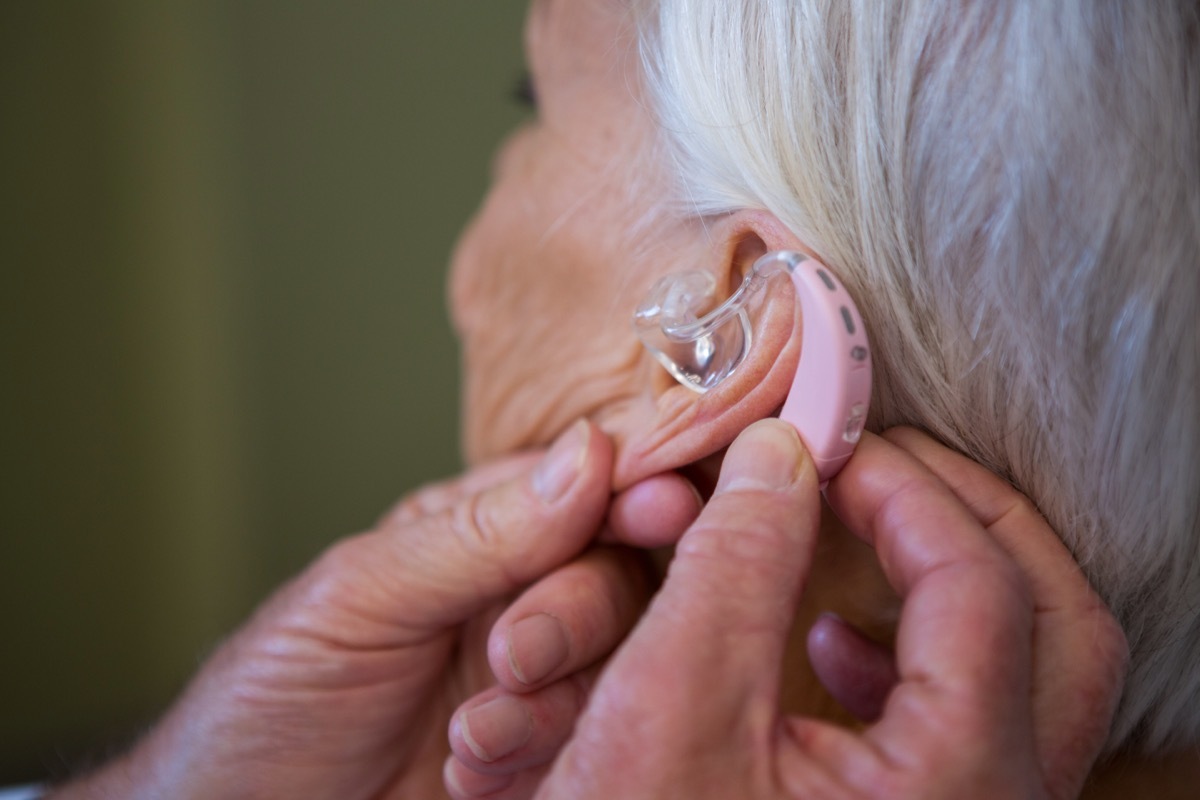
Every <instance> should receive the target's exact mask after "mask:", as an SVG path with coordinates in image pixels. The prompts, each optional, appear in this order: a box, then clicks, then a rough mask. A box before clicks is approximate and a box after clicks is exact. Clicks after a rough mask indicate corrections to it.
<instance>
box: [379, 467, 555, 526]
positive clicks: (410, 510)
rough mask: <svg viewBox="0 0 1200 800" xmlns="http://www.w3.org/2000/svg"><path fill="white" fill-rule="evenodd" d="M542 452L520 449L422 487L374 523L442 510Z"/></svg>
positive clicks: (515, 473) (520, 471)
mask: <svg viewBox="0 0 1200 800" xmlns="http://www.w3.org/2000/svg"><path fill="white" fill-rule="evenodd" d="M542 455H543V454H542V453H539V452H529V453H520V454H518V455H514V456H509V457H508V458H502V459H499V460H497V461H493V462H491V463H489V464H484V465H482V466H479V467H475V468H474V469H472V470H471V471H470V472H467V473H466V474H465V475H460V476H458V477H455V478H451V479H449V480H445V481H439V482H437V483H433V484H430V485H428V486H425V487H422V488H421V489H418V490H417V491H416V492H413V493H412V494H411V495H409V496H408V497H405V498H404V499H403V500H401V501H400V502H399V503H397V504H396V505H395V506H393V507H392V508H391V509H389V510H388V512H387V513H386V514H384V515H383V516H382V517H381V518H380V520H379V522H378V523H377V524H376V527H386V526H393V525H400V524H404V523H408V522H413V521H414V520H417V519H420V518H421V517H427V516H429V515H431V514H436V513H438V512H440V511H444V510H446V509H447V508H450V507H451V506H453V505H454V504H455V503H457V502H459V501H460V500H462V499H463V498H464V497H468V496H470V495H474V494H479V493H480V492H482V491H484V490H485V489H490V488H492V487H493V486H498V485H500V484H502V483H505V482H507V481H510V480H513V479H514V478H517V477H519V476H521V475H524V474H527V473H528V472H529V471H530V470H531V469H533V467H534V465H535V464H537V462H538V459H539V458H541V457H542Z"/></svg>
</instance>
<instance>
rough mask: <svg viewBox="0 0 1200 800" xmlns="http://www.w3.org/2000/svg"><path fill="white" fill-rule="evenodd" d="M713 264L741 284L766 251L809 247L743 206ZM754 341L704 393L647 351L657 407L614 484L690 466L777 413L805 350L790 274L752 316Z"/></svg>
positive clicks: (626, 444)
mask: <svg viewBox="0 0 1200 800" xmlns="http://www.w3.org/2000/svg"><path fill="white" fill-rule="evenodd" d="M710 232H711V233H712V234H713V237H714V242H715V244H716V247H715V250H714V255H713V261H712V263H711V264H708V265H704V266H705V267H707V268H710V269H712V270H713V271H714V272H715V274H716V278H717V281H718V283H719V285H725V286H728V287H730V291H732V290H733V288H735V287H737V286H738V285H739V284H740V283H741V281H742V278H743V276H744V275H745V274H746V273H748V272H749V270H750V269H751V266H752V265H753V264H754V263H755V261H756V260H757V259H758V258H759V257H761V256H762V255H763V254H765V253H767V252H769V251H774V250H801V251H802V250H804V249H805V248H804V247H803V244H802V243H801V242H800V241H799V240H798V239H797V238H796V237H795V236H794V235H793V234H792V233H791V232H790V231H788V230H787V229H786V228H785V227H784V226H783V225H782V224H781V223H780V222H779V221H778V220H777V219H776V218H775V217H774V216H772V215H770V214H768V213H766V212H762V211H746V212H737V213H735V214H732V215H730V216H729V217H726V218H724V219H722V220H721V221H720V222H719V223H717V225H715V226H713V227H712V228H711V229H710ZM751 327H752V337H751V341H752V343H751V345H750V347H749V349H748V350H747V351H746V354H745V356H744V359H743V360H742V362H741V363H740V364H739V366H738V367H737V369H736V370H735V371H734V372H733V373H732V374H730V375H728V376H727V377H726V378H724V379H723V380H722V381H721V382H720V383H719V385H717V386H714V387H713V388H712V389H710V390H709V391H707V392H705V393H704V394H697V393H696V392H695V391H693V390H691V389H689V388H687V387H685V386H682V385H680V384H679V383H677V382H676V381H675V380H674V379H673V378H671V377H670V375H668V374H667V372H666V370H665V369H663V368H662V367H660V366H658V364H656V363H654V362H653V359H652V358H649V357H648V358H647V361H648V364H649V365H650V366H648V370H647V387H646V388H647V390H648V391H649V392H651V393H652V395H653V397H654V407H653V410H652V411H650V413H648V414H645V415H640V416H642V419H641V420H640V425H639V428H640V430H637V431H629V432H628V433H627V435H626V436H625V437H622V438H623V441H621V442H619V443H618V454H617V461H616V463H615V465H614V484H615V487H616V488H617V489H618V490H619V489H621V488H624V487H626V486H629V485H631V484H633V483H636V482H637V481H639V480H642V479H644V478H646V477H649V476H650V475H654V474H658V473H660V472H666V471H668V470H675V469H680V468H683V467H685V466H687V465H690V464H693V463H695V462H698V461H700V460H702V459H704V458H706V457H708V456H710V455H712V454H714V453H718V452H720V451H721V450H723V449H725V448H726V447H728V446H729V444H730V443H732V441H733V440H734V439H735V438H736V437H737V435H738V433H740V432H741V431H742V430H743V429H744V428H746V427H747V426H748V425H750V424H751V423H752V422H754V421H756V420H759V419H762V418H764V417H768V416H771V415H772V414H775V413H777V412H778V410H779V409H780V407H781V406H782V405H783V403H784V400H785V399H786V398H787V395H788V391H789V389H790V388H791V385H792V378H793V376H794V374H795V369H796V362H797V359H798V356H799V353H800V344H801V342H800V338H801V337H800V316H799V304H798V303H797V302H796V296H795V292H794V290H793V289H792V288H791V286H790V285H789V282H788V281H785V280H773V281H771V282H770V284H769V285H767V286H766V287H765V297H763V298H762V300H761V302H760V303H759V305H758V306H757V309H756V311H755V313H754V314H753V315H752V318H751Z"/></svg>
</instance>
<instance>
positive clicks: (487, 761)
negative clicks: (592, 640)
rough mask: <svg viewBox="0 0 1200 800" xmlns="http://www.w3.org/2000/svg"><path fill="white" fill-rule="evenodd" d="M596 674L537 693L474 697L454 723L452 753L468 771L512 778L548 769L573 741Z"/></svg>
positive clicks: (498, 692)
mask: <svg viewBox="0 0 1200 800" xmlns="http://www.w3.org/2000/svg"><path fill="white" fill-rule="evenodd" d="M595 673H596V670H595V669H592V670H588V671H587V672H585V673H579V674H576V675H573V676H571V677H570V678H568V679H566V680H561V681H558V682H557V683H552V684H550V685H549V686H546V687H544V688H542V689H540V690H538V691H536V692H531V693H528V694H512V693H510V692H506V691H505V690H503V689H501V688H500V687H493V688H491V689H488V690H486V691H484V692H481V693H480V694H478V695H476V696H475V697H472V698H471V699H470V700H468V701H467V702H465V703H463V704H462V706H460V707H459V709H458V710H457V711H456V712H455V713H454V716H453V717H452V718H451V720H450V730H449V739H450V749H451V750H452V751H453V752H454V754H455V756H456V757H457V758H458V760H459V761H460V762H462V763H463V765H465V766H466V767H467V768H468V769H470V770H473V771H475V772H480V773H483V774H487V775H507V774H513V773H517V772H521V771H523V770H526V769H529V768H531V767H536V766H540V765H543V764H548V763H549V762H551V761H552V760H553V759H554V756H555V755H556V754H557V753H558V751H559V749H560V748H561V747H562V746H563V744H564V743H565V742H566V741H567V739H569V738H570V736H571V731H572V730H573V729H574V727H575V721H576V719H578V717H579V715H580V714H581V713H582V712H583V709H584V706H585V705H586V704H587V696H588V691H589V689H590V688H591V685H592V682H593V681H594V678H595Z"/></svg>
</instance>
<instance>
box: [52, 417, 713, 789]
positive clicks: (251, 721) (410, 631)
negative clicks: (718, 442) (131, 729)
mask: <svg viewBox="0 0 1200 800" xmlns="http://www.w3.org/2000/svg"><path fill="white" fill-rule="evenodd" d="M611 465H612V448H611V445H610V443H609V442H608V440H607V439H606V438H605V437H604V436H603V435H601V434H600V433H599V432H598V431H597V430H596V429H595V428H594V427H592V426H591V425H590V424H588V423H583V422H581V423H578V424H577V425H576V426H574V427H573V428H572V429H571V430H570V431H568V432H567V433H566V434H564V436H563V437H561V438H560V440H559V441H558V442H557V443H556V444H555V446H554V447H553V448H552V449H551V450H550V451H549V453H548V454H546V455H545V456H544V457H543V458H542V459H541V460H540V462H539V460H538V457H537V456H533V455H527V456H520V457H516V458H513V459H511V460H508V461H505V462H502V463H498V464H493V465H491V466H488V467H485V468H483V469H480V470H476V471H474V472H471V473H468V474H467V475H465V476H464V477H462V478H460V479H458V480H456V481H453V482H450V483H446V484H442V485H438V486H433V487H430V488H427V489H425V490H424V491H422V492H419V493H417V494H416V495H414V496H413V497H412V498H410V499H408V500H407V501H405V502H403V503H401V504H400V505H399V506H398V507H397V508H396V509H395V510H394V511H393V512H392V513H390V514H389V515H388V516H387V517H385V518H384V519H383V520H382V521H381V522H380V523H379V525H378V526H377V527H376V529H375V530H373V531H372V532H370V533H367V534H363V535H360V536H356V537H352V538H349V539H346V540H344V541H342V542H340V543H338V544H336V545H335V546H333V547H332V548H331V549H330V550H329V551H328V552H326V553H325V554H324V555H323V556H322V557H321V558H320V559H319V560H318V561H317V562H316V563H315V564H313V565H312V566H311V567H310V568H309V569H308V570H307V571H305V572H304V573H303V574H302V575H300V576H299V577H298V578H296V579H295V580H294V581H292V582H291V583H290V584H289V585H287V586H285V587H284V588H283V589H282V590H280V591H279V592H278V593H277V594H276V595H275V596H274V597H273V598H271V599H270V600H269V601H268V602H267V603H266V604H264V606H263V607H262V608H260V609H259V610H258V612H257V613H256V614H255V616H254V617H253V618H252V619H251V620H250V622H249V623H248V624H247V625H246V626H245V627H244V628H243V629H242V630H240V631H238V632H237V633H236V634H235V635H234V636H233V637H232V638H231V639H230V640H229V641H228V642H226V643H225V644H224V645H223V646H222V647H221V648H220V649H219V650H218V651H217V653H216V654H215V655H214V656H213V657H212V658H211V659H210V660H209V662H208V663H207V664H206V665H205V666H204V668H203V669H202V671H201V672H200V673H199V674H198V675H197V677H196V678H195V679H194V681H193V682H192V684H191V685H190V687H189V688H188V690H187V691H186V693H185V694H184V696H183V697H182V698H181V700H180V701H179V702H178V703H176V705H175V706H174V707H173V708H172V710H171V711H170V713H169V714H168V715H167V716H166V717H165V718H164V720H163V721H162V722H160V723H159V724H158V725H157V726H156V727H155V729H154V730H153V731H152V732H151V734H150V735H149V736H148V737H147V738H146V739H145V740H144V741H143V742H141V743H140V744H139V745H138V746H137V747H135V748H134V750H133V751H132V752H131V753H130V754H128V755H127V756H125V757H124V758H121V759H119V760H117V761H115V762H113V763H111V764H109V765H107V766H106V767H105V768H103V769H101V770H100V771H99V772H98V773H96V774H93V775H91V776H89V777H87V778H84V779H82V780H80V781H78V782H76V783H74V784H71V785H69V786H66V787H64V788H63V789H62V790H61V792H62V794H61V795H60V796H64V797H89V796H93V797H128V798H136V797H146V798H159V797H175V798H180V797H220V798H238V797H271V798H275V797H306V798H309V797H312V798H320V797H328V798H338V800H342V799H343V798H356V797H394V796H406V797H408V796H417V797H432V796H436V795H438V794H440V793H441V782H442V778H441V767H442V762H443V761H444V759H445V756H446V753H447V752H448V750H447V746H446V744H445V730H446V725H447V723H448V722H449V717H450V712H451V710H452V709H453V708H454V707H455V705H457V704H458V703H459V702H461V700H462V699H463V698H465V697H467V696H469V695H470V694H472V693H474V692H478V691H480V690H482V689H483V688H484V687H486V686H487V685H489V684H490V683H491V674H490V670H489V669H488V668H487V665H486V663H485V659H484V655H485V654H484V650H483V648H482V647H481V646H473V645H474V639H473V637H474V636H475V635H476V634H482V633H485V632H486V631H487V629H488V628H489V627H490V626H491V623H492V621H493V620H494V619H495V612H494V611H490V610H489V609H490V607H492V606H494V605H495V604H496V603H497V602H498V601H503V600H504V599H505V598H506V597H508V596H510V595H511V593H513V592H514V591H515V590H518V589H520V588H522V587H524V586H526V585H527V584H529V583H531V582H533V581H535V580H538V579H540V578H543V576H546V575H547V574H548V573H549V577H547V578H546V579H545V580H546V581H547V583H545V584H542V585H537V584H535V585H534V586H533V588H531V589H530V590H529V591H528V592H527V593H526V595H525V596H524V597H523V598H522V599H521V600H519V601H518V602H517V604H516V605H515V606H514V607H513V608H512V609H510V610H509V613H508V616H507V617H506V619H507V620H509V621H510V622H512V623H516V624H515V625H514V626H513V628H512V630H513V631H514V632H515V634H514V640H513V646H512V648H511V650H510V651H509V653H508V657H509V658H511V659H512V662H511V663H512V665H513V668H514V669H517V668H520V669H523V670H525V671H526V678H527V679H530V680H534V679H537V678H538V677H539V676H538V675H537V674H536V673H538V672H542V673H545V674H544V675H543V676H542V677H543V678H544V679H552V678H553V677H554V676H557V675H562V674H566V673H573V672H576V671H579V670H582V669H586V668H587V667H588V666H589V665H590V664H592V663H593V662H594V661H596V660H598V659H600V658H601V657H603V656H604V655H606V654H607V652H608V651H609V650H610V649H611V648H612V647H613V646H614V645H615V643H616V642H617V641H619V639H620V638H622V637H623V636H624V635H625V634H626V633H627V631H628V630H629V628H630V627H631V626H632V625H633V623H634V621H635V620H636V618H637V616H638V614H639V613H640V611H641V605H642V603H643V602H644V598H645V595H646V593H647V591H646V588H645V584H644V582H642V581H640V580H639V576H641V575H642V574H643V573H642V570H641V567H640V564H639V563H638V562H636V561H635V560H634V559H631V558H630V556H629V551H625V550H622V549H620V548H614V547H601V548H593V549H591V550H587V551H586V552H585V553H584V555H582V556H579V554H580V553H581V552H583V551H584V550H585V548H587V547H588V545H589V544H590V543H591V542H592V541H593V539H594V538H595V536H596V535H597V532H598V531H600V530H601V528H602V527H603V526H604V522H605V517H606V513H607V511H608V509H609V506H610V501H612V498H611V497H610V483H609V476H610V472H611ZM647 487H649V490H650V491H648V489H647ZM648 494H649V495H653V497H655V498H656V499H657V500H658V501H659V505H658V507H657V509H656V513H655V514H654V515H650V516H646V515H644V514H643V513H640V512H639V509H640V511H641V512H644V511H646V508H645V503H646V498H647V496H648ZM617 507H618V508H624V509H625V511H624V512H623V513H621V514H617V515H616V519H615V520H614V526H615V528H616V533H617V534H620V535H621V536H624V537H625V538H628V539H631V540H635V541H636V540H639V539H654V538H656V537H663V536H678V535H679V533H680V532H681V531H682V530H683V528H684V527H686V525H687V524H689V523H690V522H691V520H692V519H693V518H694V517H695V514H696V513H697V512H698V510H699V501H698V500H697V499H696V497H695V493H694V490H692V489H691V488H690V487H689V486H688V485H687V484H686V482H684V481H683V480H682V479H681V478H678V477H675V476H670V475H667V476H657V477H655V478H652V479H651V480H650V483H648V484H646V485H643V486H641V487H634V488H633V489H631V490H629V492H628V493H626V494H625V495H623V496H621V497H619V498H617ZM638 518H645V519H648V523H647V526H646V527H643V528H639V527H638V525H637V523H636V521H635V520H636V519H638ZM572 559H575V560H574V561H572ZM564 565H565V566H564ZM556 569H561V571H560V572H553V571H554V570H556ZM567 580H570V581H574V582H577V584H576V585H575V589H576V591H575V593H574V594H572V593H571V592H569V591H564V592H561V593H560V592H558V591H550V590H553V589H554V588H555V587H556V586H559V587H561V586H562V585H563V583H564V581H567ZM580 587H586V588H587V589H588V590H589V592H588V593H587V594H586V595H580V594H579V588H580ZM525 618H527V619H525ZM522 619H525V621H524V622H518V620H522ZM522 626H523V627H522ZM521 631H523V632H521ZM555 637H557V644H555V645H554V647H553V648H551V647H549V646H548V644H547V642H548V641H551V640H554V639H555ZM551 644H553V641H551ZM551 655H552V656H553V658H551V657H550V656H551ZM56 796H58V795H56Z"/></svg>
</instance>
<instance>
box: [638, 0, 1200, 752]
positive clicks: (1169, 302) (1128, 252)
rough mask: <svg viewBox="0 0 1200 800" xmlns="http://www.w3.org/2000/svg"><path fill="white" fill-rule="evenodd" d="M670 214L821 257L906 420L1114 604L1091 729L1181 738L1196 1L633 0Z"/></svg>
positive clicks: (1195, 567)
mask: <svg viewBox="0 0 1200 800" xmlns="http://www.w3.org/2000/svg"><path fill="white" fill-rule="evenodd" d="M636 7H637V8H638V10H639V14H638V16H637V17H636V18H637V20H638V25H639V28H640V31H639V32H640V35H641V37H642V56H643V59H644V61H645V64H646V71H647V77H648V83H649V84H650V95H651V103H652V105H653V107H654V110H655V112H656V114H657V115H658V117H659V119H660V122H661V125H662V130H663V134H664V138H665V139H666V142H667V145H668V147H669V148H670V152H671V153H672V155H673V158H674V159H675V173H676V174H675V177H676V179H677V181H678V192H679V198H680V201H681V202H682V203H683V204H684V206H683V209H684V211H685V213H688V214H697V215H708V214H719V213H724V212H728V211H732V210H736V209H742V208H763V209H767V210H768V211H770V212H771V213H773V214H774V215H775V216H777V217H778V218H779V219H780V220H782V221H783V222H784V223H785V224H786V225H788V226H789V227H790V228H791V229H792V231H793V232H795V233H796V234H797V235H798V236H800V237H801V238H802V239H803V240H804V241H805V242H806V243H807V244H808V245H810V246H811V247H812V248H813V249H814V250H815V251H816V252H817V253H819V254H820V255H821V257H822V259H823V260H825V261H827V262H828V263H829V265H830V266H831V267H833V268H834V269H835V270H836V271H837V272H838V273H839V274H840V275H841V277H842V279H843V280H844V281H845V283H846V284H847V285H848V286H849V287H850V289H851V290H852V292H853V294H854V295H855V297H856V299H857V300H858V302H859V304H860V306H861V308H862V311H863V315H864V318H865V320H866V323H867V326H868V328H869V330H870V334H871V339H872V342H873V346H874V350H875V355H876V358H875V364H876V387H877V390H876V395H875V398H874V408H873V424H874V425H875V426H877V427H879V428H884V427H890V426H893V425H897V424H901V423H905V424H912V425H917V426H919V427H922V428H924V429H926V430H927V431H929V432H931V433H932V434H933V435H934V436H936V437H938V438H939V439H941V440H942V441H943V442H946V443H947V444H949V445H950V446H952V447H954V448H956V449H957V450H960V451H961V452H963V453H966V454H968V455H970V456H971V457H972V458H974V459H975V460H977V461H979V462H981V463H983V464H985V465H987V466H988V467H990V468H991V469H993V470H995V471H996V472H998V473H999V474H1001V475H1004V476H1006V477H1007V478H1008V479H1009V480H1011V481H1012V483H1013V484H1014V485H1015V486H1016V487H1017V488H1019V489H1020V490H1021V491H1022V492H1024V493H1025V494H1026V495H1028V496H1029V497H1030V499H1032V500H1033V501H1034V503H1035V504H1036V505H1037V507H1038V508H1039V509H1040V510H1041V511H1042V513H1043V514H1045V516H1046V517H1047V518H1048V519H1049V521H1050V522H1051V524H1052V525H1053V527H1054V529H1055V530H1056V531H1057V532H1058V533H1059V535H1060V536H1061V537H1062V539H1063V541H1064V542H1065V543H1066V544H1067V546H1068V547H1069V548H1070V549H1071V552H1072V553H1074V555H1075V557H1076V559H1077V560H1078V561H1079V563H1080V564H1081V565H1082V566H1083V569H1084V570H1085V572H1086V574H1087V575H1088V577H1089V579H1090V580H1091V582H1092V584H1093V586H1095V587H1096V589H1097V590H1098V591H1099V593H1100V594H1101V596H1102V597H1103V598H1104V599H1105V601H1106V602H1107V603H1108V605H1109V607H1110V608H1111V609H1112V610H1113V612H1114V613H1115V614H1116V616H1117V618H1118V619H1119V620H1120V622H1121V624H1122V627H1123V629H1124V631H1125V633H1126V636H1127V638H1128V640H1129V643H1130V647H1131V657H1132V658H1131V664H1130V673H1129V677H1128V681H1127V685H1126V690H1125V694H1124V697H1123V700H1122V702H1121V706H1120V709H1119V711H1118V713H1117V718H1116V720H1115V722H1114V726H1113V731H1112V735H1111V738H1110V746H1111V747H1116V746H1137V747H1140V748H1143V749H1146V750H1156V749H1162V748H1165V747H1169V746H1172V745H1178V744H1196V743H1200V510H1198V502H1200V501H1198V498H1200V402H1198V401H1200V397H1198V387H1200V329H1198V327H1197V319H1198V316H1200V308H1198V306H1200V54H1198V51H1200V43H1198V41H1200V19H1198V17H1200V10H1198V7H1197V4H1196V3H1194V2H1172V1H1171V0H1155V2H1137V3H1127V2H1119V0H1108V1H1107V2H1103V1H1101V0H1059V1H1058V2H1053V3H1051V2H1044V3H1043V2H1036V3H988V2H977V3H963V2H961V0H924V1H922V0H908V1H901V0H889V2H877V1H876V0H645V2H641V3H640V4H637V5H636Z"/></svg>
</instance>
